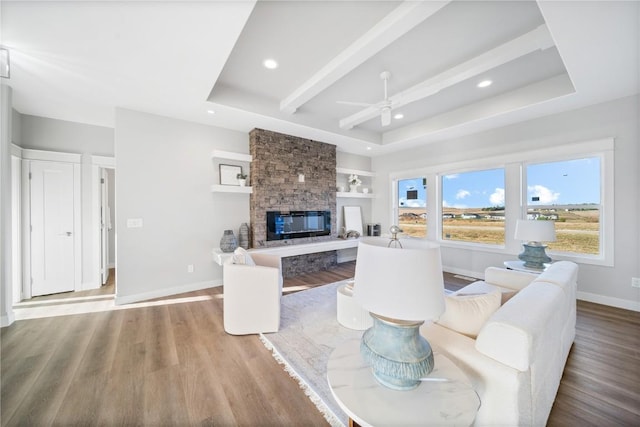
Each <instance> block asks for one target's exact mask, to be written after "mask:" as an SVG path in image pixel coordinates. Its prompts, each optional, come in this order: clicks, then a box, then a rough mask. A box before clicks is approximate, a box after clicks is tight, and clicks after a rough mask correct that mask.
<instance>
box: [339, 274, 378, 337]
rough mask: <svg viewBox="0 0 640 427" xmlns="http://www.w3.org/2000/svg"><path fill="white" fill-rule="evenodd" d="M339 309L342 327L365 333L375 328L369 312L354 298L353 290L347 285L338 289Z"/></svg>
mask: <svg viewBox="0 0 640 427" xmlns="http://www.w3.org/2000/svg"><path fill="white" fill-rule="evenodd" d="M350 283H352V282H350ZM337 308H338V310H337V311H338V323H340V324H341V325H342V326H344V327H346V328H349V329H355V330H358V331H363V330H365V329H368V328H370V327H371V326H373V319H372V318H371V316H370V315H369V312H368V311H367V310H365V309H364V308H362V307H361V306H360V304H358V303H357V302H356V300H355V299H354V298H353V289H352V288H350V287H348V286H347V285H342V286H339V287H338V291H337Z"/></svg>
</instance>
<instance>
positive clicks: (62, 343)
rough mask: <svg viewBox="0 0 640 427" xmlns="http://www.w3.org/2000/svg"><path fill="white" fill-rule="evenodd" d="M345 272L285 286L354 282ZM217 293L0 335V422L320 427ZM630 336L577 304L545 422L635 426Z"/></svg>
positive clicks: (619, 322) (21, 324)
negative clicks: (237, 327)
mask: <svg viewBox="0 0 640 427" xmlns="http://www.w3.org/2000/svg"><path fill="white" fill-rule="evenodd" d="M353 264H354V263H344V264H341V265H340V266H339V267H338V268H336V269H334V270H331V271H326V272H320V273H315V274H308V275H304V276H299V277H296V278H292V279H286V280H285V290H288V291H295V290H296V289H302V288H307V287H313V286H319V285H322V284H326V283H331V282H335V281H337V280H342V279H345V278H349V277H352V276H353V268H354V267H353ZM445 283H446V287H447V288H449V289H456V288H459V287H461V286H464V285H465V284H466V283H468V281H466V280H464V279H463V278H460V277H455V276H452V275H445ZM221 291H222V289H221V288H212V289H207V290H203V291H198V292H191V293H189V294H184V295H181V296H180V297H184V298H180V299H175V298H173V299H167V304H159V305H150V306H148V307H139V306H136V307H135V308H130V309H120V310H113V311H106V312H100V313H91V314H79V315H68V316H60V317H52V318H40V319H33V320H21V321H16V322H15V323H14V324H13V325H11V326H9V327H7V328H3V329H2V333H1V351H2V353H1V365H2V366H1V390H0V421H1V425H2V426H13V425H35V426H42V425H72V424H75V425H116V424H117V425H154V426H155V425H196V424H199V425H217V426H227V425H234V426H235V425H238V426H255V425H259V426H264V425H274V426H275V425H278V426H282V425H296V426H301V425H305V426H307V425H309V426H312V425H326V422H325V421H324V418H323V417H322V416H321V415H320V413H319V412H318V411H317V410H316V408H315V406H314V405H313V404H312V403H311V401H310V400H309V399H308V398H307V397H306V396H305V395H304V393H303V392H302V391H301V390H300V389H299V387H298V384H297V383H296V382H295V381H294V380H293V379H291V378H290V377H289V375H288V374H286V373H285V372H284V371H283V369H282V367H281V366H280V365H278V364H277V363H276V362H275V360H274V359H273V358H272V357H271V354H270V353H269V352H268V351H267V350H266V349H265V348H264V346H263V345H262V343H261V342H260V341H259V339H258V337H257V336H255V335H249V336H230V335H227V334H226V333H225V332H224V330H223V326H222V300H221V298H220V297H221V295H220V293H221ZM59 297H60V296H59ZM187 297H189V298H188V299H187ZM183 301H186V302H183ZM639 328H640V314H639V313H635V312H630V311H625V310H620V309H615V308H610V307H604V306H600V305H596V304H591V303H584V302H578V327H577V329H578V335H577V337H576V342H575V343H574V346H573V349H572V351H571V354H570V356H569V361H568V363H567V367H566V369H565V374H564V377H563V380H562V383H561V385H560V390H559V392H558V398H557V399H556V403H555V405H554V408H553V410H552V412H551V417H550V419H549V425H554V426H555V425H557V426H566V425H577V424H582V425H620V426H622V425H629V426H631V425H640V377H639V375H640V374H639V366H640V363H639V362H640V354H639V349H640V338H639V334H638V333H637V331H638V330H639Z"/></svg>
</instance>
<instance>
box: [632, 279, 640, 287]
mask: <svg viewBox="0 0 640 427" xmlns="http://www.w3.org/2000/svg"><path fill="white" fill-rule="evenodd" d="M631 287H632V288H640V277H632V278H631Z"/></svg>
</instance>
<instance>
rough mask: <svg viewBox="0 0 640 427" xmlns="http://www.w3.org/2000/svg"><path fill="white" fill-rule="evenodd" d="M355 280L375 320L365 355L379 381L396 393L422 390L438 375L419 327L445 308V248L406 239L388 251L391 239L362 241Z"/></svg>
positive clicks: (357, 295)
mask: <svg viewBox="0 0 640 427" xmlns="http://www.w3.org/2000/svg"><path fill="white" fill-rule="evenodd" d="M354 279H355V282H356V283H357V286H356V287H355V288H354V298H355V299H356V301H357V302H358V303H360V304H361V305H362V307H363V308H364V309H366V310H368V311H369V312H370V314H371V317H372V318H373V326H372V327H371V328H369V329H367V330H366V331H365V333H364V334H363V335H362V341H361V343H360V353H361V354H362V356H363V358H364V359H365V361H366V362H367V363H369V364H370V365H371V369H372V371H373V375H374V377H375V378H376V380H377V381H378V382H379V383H380V384H382V385H384V386H386V387H388V388H391V389H394V390H411V389H414V388H416V387H418V385H420V379H421V378H423V377H425V376H426V375H428V374H429V373H430V372H431V371H432V370H433V352H432V350H431V346H430V345H429V343H428V342H427V340H426V339H424V337H422V336H421V335H420V325H422V324H423V323H424V322H425V320H431V319H435V318H437V317H438V316H440V314H442V312H443V311H444V308H445V305H444V281H443V276H442V260H441V256H440V246H439V245H437V244H435V243H431V242H428V241H426V240H423V239H403V240H402V248H400V247H388V241H387V239H382V238H378V239H376V238H369V239H363V240H361V241H360V242H359V244H358V255H357V259H356V271H355V278H354Z"/></svg>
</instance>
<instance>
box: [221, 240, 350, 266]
mask: <svg viewBox="0 0 640 427" xmlns="http://www.w3.org/2000/svg"><path fill="white" fill-rule="evenodd" d="M359 241H360V240H359V239H333V240H326V241H323V242H317V243H303V244H298V245H296V244H291V245H283V246H272V247H269V248H256V249H249V253H252V252H256V253H262V254H265V253H267V254H273V255H277V256H279V257H280V258H285V257H289V256H296V255H305V254H313V253H317V252H327V251H335V250H340V249H349V248H357V247H358V242H359ZM211 253H212V255H213V260H214V261H215V262H216V263H217V264H218V265H222V264H224V261H225V260H226V259H227V258H229V257H231V255H233V253H229V252H222V250H221V249H220V248H214V249H213V250H212V251H211Z"/></svg>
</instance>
